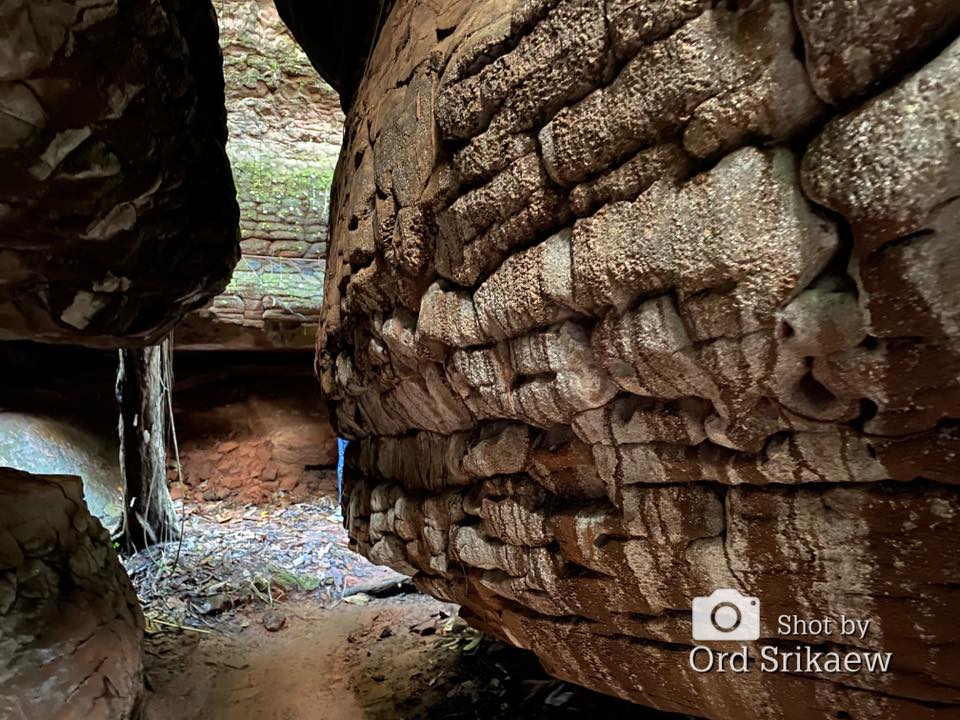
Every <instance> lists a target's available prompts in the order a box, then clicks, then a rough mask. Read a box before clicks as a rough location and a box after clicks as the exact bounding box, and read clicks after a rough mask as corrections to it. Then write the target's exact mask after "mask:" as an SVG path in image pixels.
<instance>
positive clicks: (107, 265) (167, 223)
mask: <svg viewBox="0 0 960 720" xmlns="http://www.w3.org/2000/svg"><path fill="white" fill-rule="evenodd" d="M0 28H2V35H3V42H2V44H0V45H2V47H0V168H2V172H0V340H9V339H14V338H32V339H36V340H45V341H73V342H80V343H83V344H85V345H101V346H111V345H114V346H115V345H116V344H118V343H120V342H129V343H137V344H143V343H152V342H155V341H156V340H157V339H158V338H159V337H162V336H163V335H164V334H165V333H166V332H167V330H169V328H170V327H171V326H172V325H173V324H174V323H175V322H176V321H177V320H179V319H180V318H181V317H182V316H183V315H184V314H185V313H186V312H187V311H189V310H191V309H193V308H196V307H199V306H200V305H202V304H203V303H204V302H206V300H208V299H209V298H210V297H212V296H213V295H216V294H217V293H218V292H219V291H220V290H222V289H223V287H224V285H225V284H226V282H227V280H228V278H229V276H230V271H231V270H232V268H233V265H234V263H235V262H236V258H237V252H238V249H237V241H238V237H237V204H236V200H235V199H234V188H233V182H232V180H231V176H230V168H229V165H228V162H227V157H226V154H225V152H224V144H225V142H226V124H225V118H224V105H223V97H224V96H223V75H222V71H221V59H220V54H219V49H218V46H217V25H216V18H215V17H214V15H213V10H212V8H211V6H210V4H209V3H208V2H185V1H181V0H160V1H159V2H152V3H121V2H117V0H108V1H107V2H102V3H98V4H95V5H91V4H90V3H87V2H79V1H59V0H58V1H57V2H43V3H36V2H31V1H30V0H14V1H13V2H7V3H4V4H3V7H2V8H0Z"/></svg>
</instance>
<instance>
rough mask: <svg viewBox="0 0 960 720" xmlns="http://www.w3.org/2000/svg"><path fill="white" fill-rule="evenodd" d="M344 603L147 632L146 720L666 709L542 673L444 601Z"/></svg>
mask: <svg viewBox="0 0 960 720" xmlns="http://www.w3.org/2000/svg"><path fill="white" fill-rule="evenodd" d="M355 602H356V603H357V604H355V603H348V602H343V603H340V604H338V605H337V606H335V607H333V608H326V609H325V608H323V607H322V606H320V605H318V604H317V603H315V602H313V601H309V600H297V601H291V602H289V603H283V604H278V605H276V606H275V608H274V610H272V611H271V610H263V611H250V612H249V613H248V614H247V620H249V624H248V626H247V627H246V628H243V629H241V630H240V631H238V632H233V633H230V634H220V633H210V634H206V633H197V632H182V633H178V632H175V633H160V634H157V635H154V636H151V637H150V638H149V639H148V649H147V678H148V687H150V688H151V692H150V695H149V697H148V701H147V707H146V720H170V718H177V720H253V719H256V720H361V719H362V720H421V719H423V720H426V719H427V718H429V719H430V720H445V719H448V718H449V719H451V720H452V719H454V718H476V719H479V718H484V719H490V718H492V719H499V718H502V719H503V720H507V719H510V720H514V719H526V718H529V719H531V720H532V719H540V718H544V719H546V718H574V717H587V716H589V715H595V714H596V713H604V714H605V715H606V716H608V717H610V716H612V714H613V713H618V714H619V717H622V718H630V719H636V720H655V719H656V720H666V719H667V718H676V717H677V716H667V715H663V714H660V713H656V712H653V711H650V710H646V709H644V708H640V707H638V706H635V705H631V704H629V703H624V702H620V701H617V700H614V699H612V698H607V697H604V696H601V695H597V694H596V693H593V692H590V691H588V690H585V689H582V688H578V687H576V686H573V685H569V684H566V683H563V682H560V681H558V680H554V679H552V678H549V677H548V676H547V675H546V674H545V673H544V672H543V670H542V669H541V668H540V666H539V663H537V661H536V659H535V658H534V657H533V656H532V655H531V654H529V653H526V652H523V651H520V650H517V649H515V648H512V647H508V646H506V645H504V644H502V643H500V642H497V641H494V640H492V639H490V638H481V637H480V636H479V635H478V634H476V633H475V632H474V631H473V630H471V629H469V628H467V627H466V626H465V625H464V624H463V623H462V622H461V621H460V620H459V619H458V618H457V617H456V614H455V613H456V607H455V606H452V605H448V604H444V603H441V602H438V601H435V600H433V599H432V598H428V597H425V596H423V595H405V596H398V597H393V598H386V599H375V598H369V599H368V598H367V597H366V596H360V599H359V600H357V601H355ZM271 613H272V615H271ZM265 621H266V622H267V623H268V624H271V626H272V627H276V625H277V624H279V623H280V622H282V623H283V626H282V628H281V629H279V630H275V631H272V632H271V631H268V630H267V629H265V627H264V622H265Z"/></svg>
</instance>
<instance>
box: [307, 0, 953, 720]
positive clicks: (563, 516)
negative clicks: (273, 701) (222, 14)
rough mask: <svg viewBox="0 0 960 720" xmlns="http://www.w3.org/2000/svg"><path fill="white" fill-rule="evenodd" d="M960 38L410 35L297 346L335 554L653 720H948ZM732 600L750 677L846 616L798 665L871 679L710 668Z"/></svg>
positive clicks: (671, 19)
mask: <svg viewBox="0 0 960 720" xmlns="http://www.w3.org/2000/svg"><path fill="white" fill-rule="evenodd" d="M958 21H960V5H958V4H957V3H955V2H952V1H951V0H927V1H925V2H922V3H906V2H899V1H898V0H876V1H875V2H869V3H864V2H854V1H852V0H851V1H849V2H848V1H847V0H823V1H820V0H796V2H794V3H793V4H792V5H791V4H790V3H788V2H785V1H784V0H758V1H755V2H740V3H715V2H711V1H710V0H667V1H666V2H658V3H646V2H641V3H637V2H629V1H626V0H624V1H620V0H608V1H607V2H599V0H560V1H559V2H556V1H548V0H533V1H530V2H526V1H524V2H521V1H519V0H516V1H509V0H508V1H507V2H497V1H494V0H480V1H477V2H466V1H465V0H439V1H437V2H429V3H428V2H423V1H422V0H398V1H397V2H396V3H395V4H393V6H392V10H391V11H390V13H389V15H388V16H387V18H386V20H385V22H384V26H383V31H382V32H381V33H380V36H379V40H378V41H377V43H376V46H375V48H374V50H373V53H372V55H371V58H370V61H369V64H368V66H367V69H366V72H365V75H364V78H363V81H362V83H361V84H360V87H359V89H358V90H357V93H356V96H355V99H354V101H353V104H352V106H351V108H350V110H349V112H348V116H347V130H346V145H345V147H344V150H343V153H342V155H341V158H340V163H339V166H338V171H337V176H336V178H335V183H334V202H333V210H332V231H331V244H330V252H329V257H328V265H327V277H326V284H325V297H324V303H323V311H322V312H323V324H322V328H321V333H320V336H319V338H318V369H319V371H320V374H321V380H322V384H323V388H324V390H325V392H326V393H327V394H328V395H329V397H330V398H332V400H333V402H334V404H335V408H336V420H337V424H338V426H339V429H340V432H341V434H344V435H347V436H349V437H350V438H351V439H352V440H353V442H351V444H350V448H349V451H348V456H347V463H346V465H347V467H346V473H345V481H346V501H345V512H344V515H345V517H346V518H347V520H346V522H347V526H348V529H349V532H350V535H351V538H352V540H353V543H354V545H355V547H356V548H357V549H359V550H360V551H361V552H363V553H364V554H365V555H367V556H368V557H369V558H371V559H372V560H374V561H376V562H379V563H383V564H387V565H390V566H392V567H394V568H396V569H399V570H401V571H404V572H407V573H409V574H412V575H414V577H415V579H416V582H417V584H418V586H419V587H421V588H422V589H424V590H426V591H428V592H430V593H432V594H434V595H436V596H438V597H441V598H445V599H448V600H451V601H455V602H458V603H461V604H462V605H463V606H464V607H465V612H466V613H468V614H469V617H470V618H471V619H472V622H474V623H475V624H476V625H477V626H479V627H481V628H483V629H485V630H488V631H490V632H493V633H496V634H498V635H500V636H502V637H505V638H507V639H508V640H510V641H511V642H513V643H515V644H517V645H520V646H522V647H526V648H530V649H532V650H534V651H535V652H536V653H537V654H538V655H539V656H540V658H541V659H542V660H543V662H544V664H545V665H546V666H547V667H548V668H549V669H550V670H551V671H553V672H554V673H556V674H557V675H559V676H562V677H564V678H568V679H571V680H573V681H576V682H579V683H582V684H584V685H588V686H590V687H593V688H596V689H598V690H602V691H604V692H608V693H613V694H616V695H619V696H621V697H625V698H629V699H631V700H634V701H636V702H639V703H644V704H648V705H653V706H656V707H659V708H663V709H666V710H670V711H677V712H683V713H689V714H692V715H698V716H707V717H711V718H723V719H726V718H769V719H770V720H774V719H779V718H790V719H796V720H801V719H802V720H809V719H810V718H834V719H836V718H848V719H849V718H855V719H857V720H859V719H861V718H896V719H900V720H908V719H909V720H915V719H918V718H925V719H933V718H958V717H960V678H958V676H957V673H956V668H957V667H958V666H960V651H958V648H960V626H958V624H957V621H956V609H957V607H958V606H960V589H958V585H957V577H958V572H960V564H958V563H960V559H958V556H957V554H956V552H955V549H956V547H957V544H958V542H960V493H958V489H957V483H958V480H960V474H958V471H957V467H956V455H957V453H958V452H960V426H958V425H957V419H958V418H960V383H958V377H960V255H958V250H957V247H958V246H957V242H956V240H957V233H958V232H960V211H958V208H960V204H958V202H957V197H958V196H960V114H958V113H960V96H958V95H957V92H958V90H957V88H958V87H960V84H958V82H957V78H958V77H960V40H956V39H955V38H956V35H957V28H958ZM307 47H308V49H309V47H310V46H309V44H307ZM798 49H801V52H798ZM322 59H323V58H321V60H322ZM717 588H729V589H734V590H738V591H740V592H742V593H743V594H744V595H748V596H756V597H758V598H760V600H761V603H762V625H761V635H760V639H759V641H758V642H755V643H748V645H749V646H750V650H751V653H756V652H757V650H759V645H764V644H765V645H775V646H778V647H783V648H788V649H793V648H794V647H796V646H797V645H798V644H800V643H803V642H809V641H811V638H810V637H807V636H803V635H802V634H800V633H799V632H798V631H797V629H795V628H791V629H789V630H787V631H785V632H783V633H782V634H781V632H780V629H779V627H778V623H777V619H778V616H780V615H782V614H788V615H797V616H799V617H800V618H823V617H831V618H835V619H837V618H840V617H841V616H846V617H847V618H857V619H862V620H870V621H871V623H872V624H871V630H870V632H868V633H866V634H864V635H863V637H850V636H844V637H840V636H838V635H836V634H834V635H832V636H829V637H818V638H813V639H812V640H813V642H815V643H816V645H817V650H818V651H823V652H826V651H830V650H836V651H843V652H849V651H858V652H890V653H892V662H891V666H890V670H889V672H885V673H880V672H877V673H869V672H861V673H844V672H841V673H827V672H821V673H813V674H809V673H798V672H792V673H790V672H782V673H761V672H758V671H757V669H756V668H754V670H753V671H752V672H749V673H731V672H727V673H718V672H697V671H695V670H694V669H693V668H692V667H691V665H690V662H689V655H690V651H691V649H692V648H693V647H694V646H696V645H697V644H698V643H697V642H696V641H694V640H692V638H691V603H692V599H693V598H694V597H697V596H706V595H709V594H710V593H711V592H712V591H713V590H715V589H717ZM720 647H721V648H724V649H734V648H737V647H739V644H734V645H732V646H724V645H721V646H720Z"/></svg>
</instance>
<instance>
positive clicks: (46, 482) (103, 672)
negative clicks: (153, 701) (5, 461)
mask: <svg viewBox="0 0 960 720" xmlns="http://www.w3.org/2000/svg"><path fill="white" fill-rule="evenodd" d="M142 643H143V616H142V614H141V612H140V605H139V603H138V602H137V596H136V593H135V592H134V590H133V586H132V585H131V584H130V580H129V578H128V577H127V575H126V573H125V572H124V570H123V566H122V565H120V561H119V560H118V559H117V555H116V552H115V551H114V550H113V547H112V546H111V543H110V535H109V533H107V531H106V530H104V529H103V526H101V525H100V523H99V522H98V521H97V520H96V519H95V518H94V517H92V516H91V515H90V514H89V512H88V511H87V507H86V504H85V503H84V500H83V489H82V485H81V483H80V479H79V478H77V477H72V476H66V475H31V474H28V473H24V472H20V471H18V470H11V469H9V468H0V717H3V718H12V719H16V720H74V719H75V718H84V719H85V720H127V719H128V718H129V719H131V720H132V719H133V718H136V717H138V716H139V706H140V698H141V693H142V691H143V658H142Z"/></svg>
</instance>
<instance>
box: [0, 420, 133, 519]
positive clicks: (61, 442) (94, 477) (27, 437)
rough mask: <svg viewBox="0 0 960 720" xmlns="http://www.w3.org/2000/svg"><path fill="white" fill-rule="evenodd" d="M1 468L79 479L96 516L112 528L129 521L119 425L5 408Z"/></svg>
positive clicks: (0, 438) (0, 431)
mask: <svg viewBox="0 0 960 720" xmlns="http://www.w3.org/2000/svg"><path fill="white" fill-rule="evenodd" d="M0 467H8V468H14V469H17V470H23V471H25V472H29V473H33V474H34V475H76V476H77V477H79V478H80V479H81V480H82V481H83V494H84V498H85V499H86V502H87V506H88V507H89V509H90V514H91V515H93V516H94V517H95V518H97V520H99V521H100V522H101V523H102V524H103V525H104V526H105V527H106V528H107V529H108V530H111V531H114V530H117V529H119V528H120V525H121V523H122V521H123V481H122V479H121V477H120V446H119V439H118V438H117V431H116V427H115V426H113V427H110V428H109V429H107V428H103V427H97V426H95V424H94V423H90V422H84V421H83V420H81V419H79V418H77V417H72V416H70V415H67V414H66V413H64V414H63V417H60V418H58V417H53V416H51V415H47V414H43V413H35V412H16V411H12V410H4V409H0Z"/></svg>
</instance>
